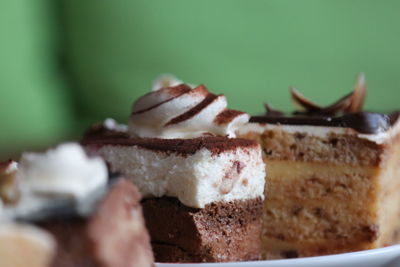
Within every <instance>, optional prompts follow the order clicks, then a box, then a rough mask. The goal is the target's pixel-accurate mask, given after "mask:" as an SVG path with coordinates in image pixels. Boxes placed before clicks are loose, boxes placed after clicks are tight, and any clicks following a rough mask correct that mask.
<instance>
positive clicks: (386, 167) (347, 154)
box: [239, 76, 400, 259]
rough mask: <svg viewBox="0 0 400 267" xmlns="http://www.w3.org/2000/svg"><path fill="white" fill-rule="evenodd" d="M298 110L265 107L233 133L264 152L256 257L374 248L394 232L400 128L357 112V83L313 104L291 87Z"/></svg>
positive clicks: (399, 204) (360, 96) (399, 205)
mask: <svg viewBox="0 0 400 267" xmlns="http://www.w3.org/2000/svg"><path fill="white" fill-rule="evenodd" d="M292 96H293V100H294V101H295V102H296V103H297V104H298V105H299V106H300V107H302V108H303V109H302V110H300V111H297V112H296V113H295V115H292V116H287V115H284V114H283V113H281V112H278V111H276V110H273V109H272V108H271V107H270V106H268V105H267V110H268V112H267V114H266V115H265V116H256V117H252V118H251V120H250V123H249V124H248V125H247V126H246V127H243V128H242V129H241V131H240V133H239V136H240V137H242V138H247V139H250V140H255V141H257V142H258V143H260V144H261V146H262V148H263V150H264V161H265V163H266V165H267V166H268V179H267V184H268V186H267V187H266V190H265V194H266V201H265V205H264V215H263V221H264V225H263V235H262V242H263V252H264V256H265V257H266V258H268V259H270V258H288V257H304V256H316V255H325V254H334V253H342V252H349V251H357V250H364V249H370V248H377V247H382V246H387V245H391V244H394V243H396V242H398V241H399V239H400V235H399V231H400V220H399V214H400V191H399V190H400V179H398V178H399V176H400V169H399V168H398V166H399V164H400V123H399V122H398V120H397V115H396V114H392V115H390V116H388V115H385V114H378V113H368V112H362V111H361V107H362V103H363V100H364V97H365V81H364V78H363V76H360V77H359V79H358V82H357V84H356V87H355V90H354V92H352V93H350V94H349V95H347V96H345V97H344V98H342V99H341V100H339V101H338V102H336V103H334V104H332V105H331V106H328V107H325V108H324V107H320V106H318V105H316V104H314V103H312V102H311V101H309V100H307V99H305V98H304V97H303V96H302V95H300V94H299V93H298V92H297V91H296V90H292Z"/></svg>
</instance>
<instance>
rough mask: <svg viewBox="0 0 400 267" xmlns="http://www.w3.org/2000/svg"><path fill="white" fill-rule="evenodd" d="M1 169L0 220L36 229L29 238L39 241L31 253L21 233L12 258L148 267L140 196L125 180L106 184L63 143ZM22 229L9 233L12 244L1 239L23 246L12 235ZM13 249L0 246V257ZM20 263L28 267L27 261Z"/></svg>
mask: <svg viewBox="0 0 400 267" xmlns="http://www.w3.org/2000/svg"><path fill="white" fill-rule="evenodd" d="M3 166H5V167H4V168H3V172H2V175H0V181H1V182H2V183H0V189H1V190H0V192H7V194H6V193H3V194H0V196H1V199H2V200H3V202H4V204H3V206H4V207H3V209H2V210H0V219H1V220H3V221H8V222H10V221H19V222H24V223H25V224H27V223H28V224H30V225H34V226H23V227H24V228H22V229H23V230H24V229H28V230H29V229H33V230H29V231H30V232H28V234H29V233H35V232H34V230H35V229H36V230H35V231H36V233H38V234H35V235H34V236H35V237H41V239H40V240H38V238H36V239H37V240H34V241H35V242H36V244H37V245H34V244H33V241H32V238H29V237H30V236H32V234H31V235H27V234H25V233H26V232H27V231H23V232H22V233H24V234H25V235H24V239H21V244H22V246H21V247H20V248H19V249H17V250H16V252H15V253H24V254H25V253H28V254H27V255H30V254H33V253H35V254H37V252H40V253H41V254H39V255H40V256H42V257H39V258H38V259H41V261H40V264H38V265H35V266H54V267H64V266H65V267H67V266H68V267H69V266H78V267H79V266H82V267H83V266H85V267H90V266H93V267H95V266H96V267H124V266H153V255H152V252H151V247H150V239H149V236H148V234H147V231H146V228H145V224H144V219H143V216H142V210H141V206H140V199H141V196H140V193H139V191H138V190H137V189H136V187H135V186H134V185H133V184H132V183H131V182H128V181H127V180H124V179H121V178H115V179H113V180H111V181H109V180H108V173H107V168H106V165H105V163H104V162H103V160H102V159H100V158H89V157H87V156H86V154H85V152H84V150H83V148H82V147H81V146H80V145H78V144H75V143H68V144H62V145H60V146H58V147H56V148H54V149H51V150H49V151H47V152H46V153H24V154H23V155H22V158H21V160H20V162H19V164H18V167H17V164H16V163H15V162H8V163H6V164H3ZM5 181H7V183H6V182H5ZM10 192H11V193H10ZM15 196H18V197H15ZM10 199H11V200H12V201H10ZM7 225H8V224H6V226H7ZM11 225H13V224H11ZM21 227H22V226H18V227H17V226H13V228H11V229H12V230H13V231H11V232H9V233H10V235H11V237H10V236H7V237H4V236H2V235H1V227H0V239H2V238H4V239H3V240H7V239H6V238H8V239H10V240H14V239H17V238H19V239H20V237H19V235H20V233H21V231H15V230H14V229H19V228H21ZM27 227H29V228H27ZM35 227H36V228H35ZM37 227H39V228H40V229H41V230H37ZM46 236H47V237H46ZM48 236H50V237H48ZM41 240H42V241H41ZM43 240H44V241H46V242H44V241H43ZM49 240H50V241H49ZM0 243H2V242H0ZM2 244H3V243H2ZM41 244H42V245H41ZM12 246H13V243H10V246H8V245H6V244H3V246H2V247H0V253H2V252H1V251H2V250H3V251H7V249H11V248H12ZM49 255H50V256H49ZM52 255H54V257H52ZM9 256H10V257H12V256H14V255H13V254H10V255H9ZM45 256H46V257H45ZM9 259H10V258H0V265H1V266H8V265H6V264H8V262H10V261H7V260H9ZM49 259H50V260H49ZM19 260H20V261H24V260H25V265H24V264H23V263H24V262H22V263H21V264H22V265H21V266H28V265H29V266H31V265H30V264H29V261H30V259H29V257H27V258H21V259H19ZM49 262H50V263H51V264H50V263H49ZM10 266H14V265H10ZM16 266H17V265H16Z"/></svg>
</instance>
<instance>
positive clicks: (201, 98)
mask: <svg viewBox="0 0 400 267" xmlns="http://www.w3.org/2000/svg"><path fill="white" fill-rule="evenodd" d="M248 120H249V116H248V115H247V114H246V113H244V112H240V111H236V110H231V109H228V108H227V101H226V98H225V96H224V95H215V94H212V93H210V92H208V90H207V88H206V87H205V86H204V85H199V86H197V87H195V88H193V89H192V88H191V87H190V86H189V85H185V84H179V85H176V86H172V87H171V86H170V87H164V88H159V89H158V90H155V91H152V92H151V93H148V94H146V95H144V96H142V97H141V98H139V99H138V100H137V101H136V102H135V103H134V104H133V108H132V114H131V117H130V120H129V127H128V128H129V129H128V133H129V134H130V135H131V136H132V137H153V138H166V139H168V138H196V137H201V136H210V135H213V136H228V137H235V130H236V128H238V127H240V125H243V124H245V123H247V122H248Z"/></svg>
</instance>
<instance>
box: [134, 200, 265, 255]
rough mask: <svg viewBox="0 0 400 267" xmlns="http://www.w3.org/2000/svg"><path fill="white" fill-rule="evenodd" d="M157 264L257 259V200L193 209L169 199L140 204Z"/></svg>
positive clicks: (258, 214) (261, 203) (258, 236)
mask: <svg viewBox="0 0 400 267" xmlns="http://www.w3.org/2000/svg"><path fill="white" fill-rule="evenodd" d="M142 206H143V213H144V216H145V219H146V225H147V228H148V230H149V233H150V236H151V242H152V246H153V251H154V254H155V258H156V261H158V262H229V261H250V260H259V259H260V258H261V240H260V237H261V215H262V206H263V201H262V199H261V198H256V199H250V200H237V201H232V202H227V203H225V202H218V203H212V204H208V205H206V207H205V208H203V209H195V208H190V207H186V206H184V205H182V204H181V203H180V202H179V201H178V200H177V199H175V198H170V197H162V198H153V199H147V200H144V201H143V202H142Z"/></svg>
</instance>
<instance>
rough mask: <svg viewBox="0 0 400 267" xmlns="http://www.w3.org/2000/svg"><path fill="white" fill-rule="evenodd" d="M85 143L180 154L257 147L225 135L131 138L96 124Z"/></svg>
mask: <svg viewBox="0 0 400 267" xmlns="http://www.w3.org/2000/svg"><path fill="white" fill-rule="evenodd" d="M82 144H83V145H100V146H102V145H120V146H139V147H142V148H145V149H149V150H154V151H160V152H165V153H175V154H180V155H192V154H194V153H196V152H197V151H198V150H200V149H202V148H206V149H207V150H209V151H211V153H212V154H213V155H218V154H220V153H222V152H225V151H229V150H233V149H236V148H238V147H241V148H243V147H249V148H250V147H256V146H257V143H256V142H255V141H252V140H247V139H241V138H227V137H223V136H204V137H198V138H192V139H160V138H131V137H129V136H128V135H126V134H122V133H121V132H115V131H112V130H107V129H104V128H101V127H99V126H98V125H95V126H94V127H92V128H91V129H89V131H88V132H87V133H86V134H85V136H84V139H83V140H82Z"/></svg>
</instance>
